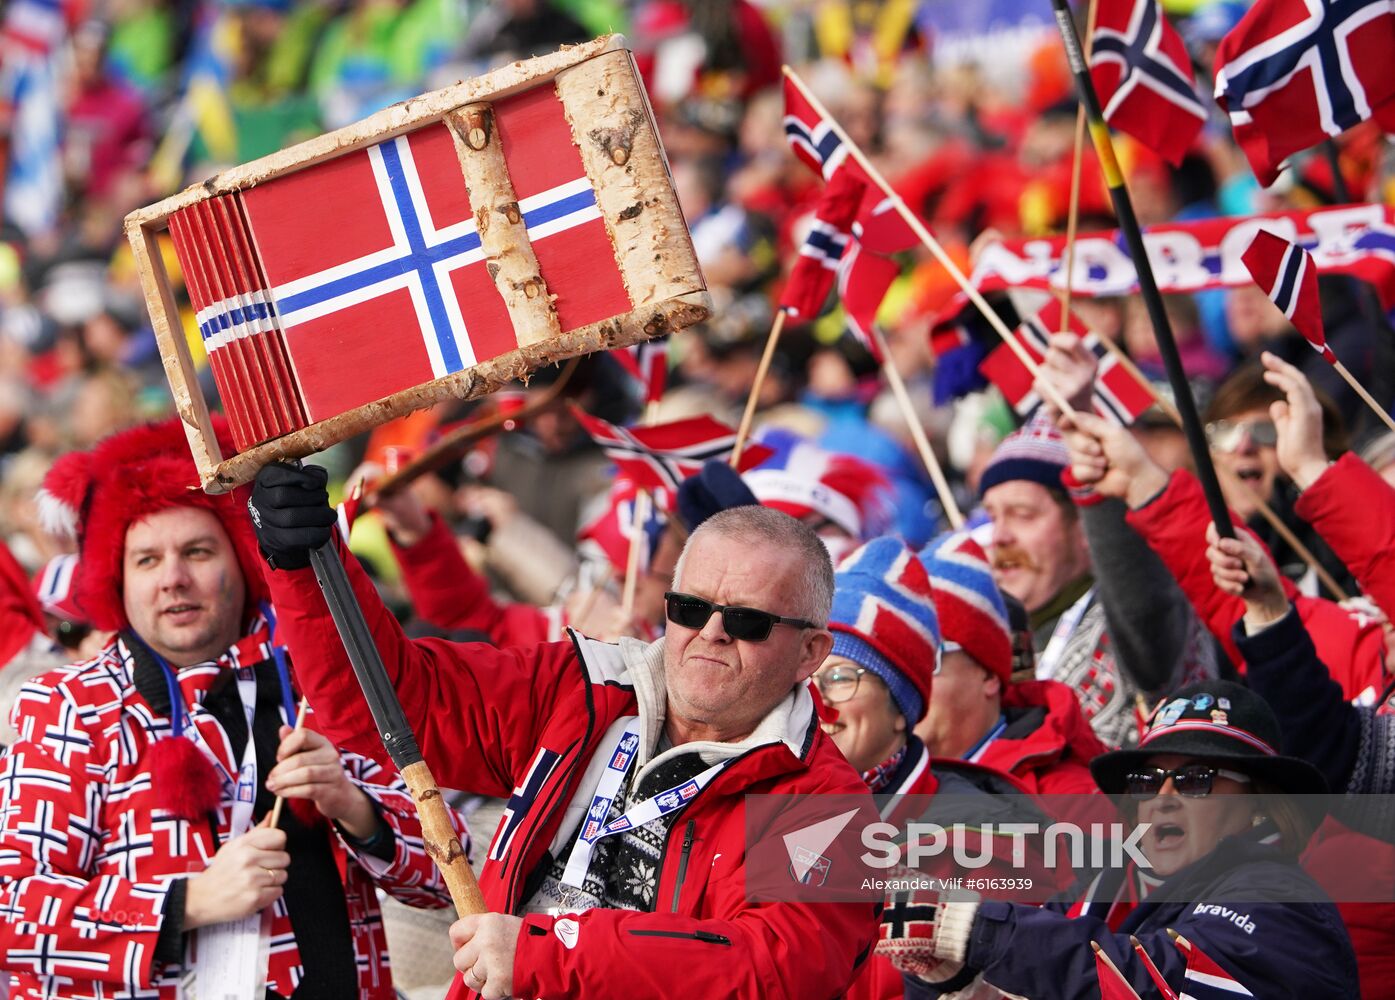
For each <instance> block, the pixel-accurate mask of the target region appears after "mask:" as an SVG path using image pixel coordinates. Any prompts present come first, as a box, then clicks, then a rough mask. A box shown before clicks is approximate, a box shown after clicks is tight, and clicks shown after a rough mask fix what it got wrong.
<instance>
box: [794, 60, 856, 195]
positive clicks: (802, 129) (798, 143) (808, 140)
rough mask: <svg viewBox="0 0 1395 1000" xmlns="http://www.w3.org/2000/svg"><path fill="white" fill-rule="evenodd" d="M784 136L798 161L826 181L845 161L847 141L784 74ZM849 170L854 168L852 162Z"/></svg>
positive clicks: (846, 157) (846, 159)
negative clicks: (851, 167)
mask: <svg viewBox="0 0 1395 1000" xmlns="http://www.w3.org/2000/svg"><path fill="white" fill-rule="evenodd" d="M785 139H786V140H788V142H789V144H790V148H791V149H793V150H794V155H795V156H797V157H799V160H800V162H801V163H803V164H804V165H805V166H807V167H808V168H809V169H810V170H812V171H814V173H816V174H818V175H819V176H820V177H822V178H823V179H824V180H826V181H831V180H832V179H833V177H834V175H835V174H837V173H838V171H839V169H840V168H841V167H842V166H843V165H844V164H845V163H847V161H848V156H849V150H848V144H847V143H845V142H844V141H843V140H842V139H841V138H840V137H839V135H838V133H837V132H836V131H834V130H833V128H832V127H831V126H830V125H829V123H828V121H827V120H825V119H824V117H823V116H822V115H821V114H819V113H818V112H817V111H815V110H814V106H813V105H812V104H810V103H809V101H808V99H807V98H806V97H805V96H804V95H803V94H801V93H800V92H799V88H798V87H796V86H795V85H794V84H793V83H792V82H791V81H790V78H789V77H785ZM853 169H854V170H858V168H857V166H856V164H854V166H853ZM858 172H859V173H860V172H861V171H860V170H858Z"/></svg>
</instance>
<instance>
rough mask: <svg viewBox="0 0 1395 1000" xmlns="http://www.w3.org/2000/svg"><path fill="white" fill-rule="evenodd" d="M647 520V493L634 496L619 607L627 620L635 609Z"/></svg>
mask: <svg viewBox="0 0 1395 1000" xmlns="http://www.w3.org/2000/svg"><path fill="white" fill-rule="evenodd" d="M648 520H649V491H648V490H640V491H639V492H638V493H636V494H635V504H634V515H633V523H632V524H631V525H630V551H629V557H628V558H627V559H626V562H625V590H624V594H623V596H622V597H621V600H620V607H621V609H622V610H623V611H624V612H625V617H626V618H628V617H629V616H630V615H631V614H633V613H634V609H635V587H637V586H638V585H639V554H640V553H641V552H643V551H644V523H645V522H646V521H648Z"/></svg>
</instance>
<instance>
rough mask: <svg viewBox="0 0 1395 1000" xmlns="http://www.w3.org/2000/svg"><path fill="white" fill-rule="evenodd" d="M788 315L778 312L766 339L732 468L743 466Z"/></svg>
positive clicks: (738, 437)
mask: <svg viewBox="0 0 1395 1000" xmlns="http://www.w3.org/2000/svg"><path fill="white" fill-rule="evenodd" d="M787 315H788V314H787V313H786V312H785V310H783V309H779V310H776V312H775V321H774V322H773V323H771V324H770V333H769V334H767V335H766V338H765V351H764V352H763V353H762V354H761V356H760V364H759V365H758V366H757V367H756V380H755V382H753V383H752V384H751V393H750V395H748V396H747V397H746V410H745V412H744V413H742V414H741V426H740V427H738V428H737V429H736V444H734V445H732V448H731V467H732V468H733V469H734V468H736V467H737V466H738V465H740V464H741V452H742V451H744V450H745V448H746V439H747V438H748V437H750V434H751V423H752V422H753V421H754V420H755V418H756V404H757V402H758V401H759V400H760V390H761V387H762V386H763V385H765V376H766V373H767V372H769V371H770V363H771V361H773V360H774V359H775V345H776V344H778V343H779V342H780V331H782V330H783V329H784V328H785V316H787Z"/></svg>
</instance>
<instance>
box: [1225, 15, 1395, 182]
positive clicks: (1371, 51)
mask: <svg viewBox="0 0 1395 1000" xmlns="http://www.w3.org/2000/svg"><path fill="white" fill-rule="evenodd" d="M1392 52H1395V10H1392V8H1391V6H1390V4H1389V3H1387V2H1386V0H1324V2H1315V0H1259V2H1258V3H1256V4H1255V5H1254V6H1253V7H1251V8H1250V10H1249V11H1248V12H1247V13H1246V14H1245V16H1244V17H1243V18H1241V19H1240V23H1239V24H1237V25H1236V26H1235V28H1234V29H1233V30H1232V31H1231V32H1230V34H1228V35H1226V36H1225V38H1223V39H1221V44H1220V47H1219V48H1218V49H1217V50H1216V100H1217V102H1218V103H1219V104H1220V105H1221V107H1222V108H1223V109H1224V110H1225V111H1226V112H1227V113H1228V114H1229V115H1230V123H1231V127H1232V128H1233V129H1234V131H1235V141H1236V142H1237V143H1239V145H1240V148H1241V149H1242V150H1244V152H1245V156H1246V157H1247V158H1248V159H1249V161H1250V166H1251V167H1252V168H1253V169H1254V172H1255V176H1256V177H1257V178H1259V182H1260V183H1261V184H1263V185H1264V186H1266V187H1268V186H1269V185H1270V184H1273V183H1274V181H1275V180H1277V179H1278V174H1279V169H1280V168H1281V166H1282V165H1283V162H1284V161H1285V160H1286V159H1287V158H1288V157H1290V156H1292V155H1293V154H1294V153H1298V152H1301V151H1303V150H1305V149H1308V148H1309V147H1311V146H1315V145H1317V144H1318V143H1319V142H1322V141H1323V140H1324V139H1326V138H1327V137H1329V136H1335V135H1340V134H1341V133H1342V132H1345V131H1346V130H1347V129H1349V128H1351V127H1352V126H1354V125H1356V124H1358V123H1360V122H1362V121H1364V120H1366V119H1367V118H1372V117H1374V118H1375V119H1376V121H1377V122H1379V123H1380V125H1381V128H1383V129H1384V130H1385V131H1387V132H1391V131H1395V61H1392V59H1391V53H1392Z"/></svg>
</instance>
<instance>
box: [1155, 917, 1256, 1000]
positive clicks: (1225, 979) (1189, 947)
mask: <svg viewBox="0 0 1395 1000" xmlns="http://www.w3.org/2000/svg"><path fill="white" fill-rule="evenodd" d="M1168 933H1169V934H1171V935H1172V943H1173V944H1175V945H1176V946H1177V947H1178V949H1179V950H1180V951H1181V952H1182V954H1183V955H1186V956H1187V974H1186V979H1187V982H1186V987H1187V995H1188V996H1193V997H1195V1000H1210V998H1212V997H1215V998H1217V1000H1220V998H1226V1000H1235V998H1236V997H1252V996H1254V994H1253V993H1251V992H1250V991H1249V990H1247V989H1245V987H1244V986H1242V985H1241V984H1240V981H1239V980H1238V979H1236V978H1235V977H1234V976H1233V975H1231V974H1230V973H1229V972H1228V971H1226V969H1225V968H1224V967H1222V966H1221V964H1220V963H1219V962H1217V961H1216V960H1215V959H1213V958H1212V957H1211V956H1210V955H1208V954H1206V952H1204V951H1202V950H1201V949H1200V948H1198V947H1197V946H1196V945H1194V944H1192V942H1190V941H1188V940H1187V939H1186V938H1184V937H1183V936H1182V935H1180V934H1178V933H1177V932H1176V931H1173V930H1169V931H1168Z"/></svg>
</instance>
